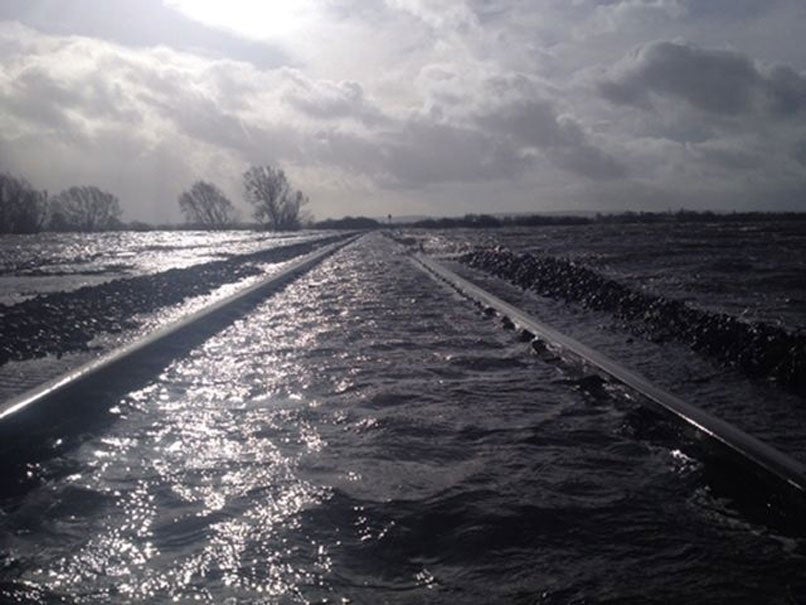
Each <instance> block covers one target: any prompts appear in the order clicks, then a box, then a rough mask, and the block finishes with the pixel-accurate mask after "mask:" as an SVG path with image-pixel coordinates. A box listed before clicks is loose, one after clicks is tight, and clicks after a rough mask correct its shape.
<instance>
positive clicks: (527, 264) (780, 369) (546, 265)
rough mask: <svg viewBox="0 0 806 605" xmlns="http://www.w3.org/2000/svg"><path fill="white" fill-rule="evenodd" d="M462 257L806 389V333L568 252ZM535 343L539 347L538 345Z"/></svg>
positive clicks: (661, 338) (657, 336)
mask: <svg viewBox="0 0 806 605" xmlns="http://www.w3.org/2000/svg"><path fill="white" fill-rule="evenodd" d="M460 260H461V261H462V262H464V263H465V264H467V265H469V266H471V267H474V268H476V269H481V270H483V271H486V272H488V273H491V274H493V275H495V276H497V277H500V278H502V279H505V280H507V281H509V282H510V283H513V284H515V285H517V286H520V287H521V288H524V289H530V290H533V291H534V292H536V293H538V294H540V295H541V296H546V297H549V298H554V299H558V300H564V301H568V302H574V303H579V304H581V305H583V306H585V307H588V308H591V309H596V310H599V311H607V312H610V313H613V314H614V315H615V316H617V317H619V318H621V319H624V320H627V321H628V322H629V325H630V327H631V328H632V329H633V331H634V332H636V333H637V334H639V335H641V336H643V337H644V338H647V339H650V340H653V341H656V342H666V341H672V340H674V341H677V342H682V343H685V344H687V345H688V346H690V347H691V348H692V349H694V350H695V351H698V352H700V353H702V354H705V355H708V356H710V357H713V358H714V359H716V360H719V361H720V362H722V363H723V364H725V365H727V366H730V367H735V368H737V369H739V370H741V371H742V372H744V373H745V374H746V375H747V376H750V377H754V378H763V379H766V380H769V381H771V382H775V383H777V384H779V385H781V386H784V387H785V388H787V389H790V390H793V391H795V392H796V393H799V394H800V395H806V336H804V335H802V334H792V333H789V332H787V331H786V330H784V329H782V328H779V327H775V326H771V325H768V324H764V323H748V322H744V321H741V320H739V319H737V318H736V317H732V316H729V315H726V314H720V313H712V312H709V311H704V310H701V309H695V308H692V307H689V306H688V305H687V304H686V303H684V302H682V301H679V300H674V299H669V298H666V297H663V296H654V295H651V294H646V293H643V292H636V291H633V290H631V289H629V288H628V287H627V286H625V285H623V284H620V283H618V282H616V281H614V280H611V279H609V278H607V277H604V276H603V275H600V274H598V273H596V272H595V271H593V270H591V269H589V268H587V267H583V266H581V265H578V264H576V263H574V262H572V261H569V260H566V259H562V258H555V257H551V256H540V257H538V256H535V255H532V254H529V253H525V254H515V253H513V252H511V251H509V250H507V249H505V248H502V247H501V246H497V247H495V248H480V249H477V250H475V251H474V252H471V253H468V254H465V255H464V256H462V257H461V258H460ZM536 343H537V341H536V342H535V344H533V347H534V348H535V350H536V351H538V352H539V351H540V349H539V345H538V344H536Z"/></svg>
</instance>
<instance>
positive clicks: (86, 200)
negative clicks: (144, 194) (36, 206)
mask: <svg viewBox="0 0 806 605" xmlns="http://www.w3.org/2000/svg"><path fill="white" fill-rule="evenodd" d="M121 214H122V213H121V210H120V203H119V202H118V198H117V197H115V196H114V195H112V194H111V193H108V192H106V191H102V190H100V189H98V187H93V186H91V185H89V186H83V187H70V188H69V189H65V190H64V191H62V192H61V193H59V195H57V196H55V197H54V198H53V218H52V223H53V225H54V227H58V228H63V229H69V230H76V231H103V230H104V229H111V228H113V227H115V226H117V225H118V224H119V223H120V215H121Z"/></svg>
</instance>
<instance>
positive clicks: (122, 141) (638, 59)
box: [0, 0, 806, 222]
mask: <svg viewBox="0 0 806 605" xmlns="http://www.w3.org/2000/svg"><path fill="white" fill-rule="evenodd" d="M804 39H806V2H804V1H803V0H763V1H762V0H521V1H518V0H467V1H461V0H385V1H384V0H344V1H340V0H297V1H294V2H291V1H290V0H285V1H277V2H274V1H272V0H266V1H262V2H257V1H256V2H249V1H244V0H226V1H219V0H2V1H1V2H0V171H5V172H12V173H15V174H19V175H22V176H25V177H27V178H28V179H29V180H30V181H31V182H32V183H33V184H34V185H36V186H37V187H40V188H46V189H48V190H49V191H52V192H57V191H58V190H60V189H62V188H64V187H67V186H70V185H83V184H94V185H98V186H100V187H102V188H104V189H107V190H109V191H111V192H113V193H115V194H116V195H117V196H118V197H119V198H120V199H121V202H122V206H123V208H124V211H125V218H129V219H141V220H148V221H157V222H161V221H174V220H178V219H179V212H178V207H177V204H176V198H177V195H178V194H179V193H180V192H181V191H182V190H183V189H184V188H187V187H188V186H189V185H190V184H191V183H192V182H193V181H194V180H196V179H200V178H204V179H206V180H211V181H213V182H215V183H216V184H218V185H219V186H220V187H221V188H222V189H224V190H225V191H226V192H227V193H228V194H229V195H230V196H231V197H232V199H233V201H234V202H235V203H236V204H237V205H241V206H242V207H243V202H242V191H241V174H242V173H243V171H244V170H245V169H246V168H247V167H248V166H249V165H250V164H271V165H278V166H280V167H282V168H284V169H285V170H286V172H287V173H288V174H289V176H290V177H291V179H292V181H293V183H294V184H295V185H296V186H298V187H299V188H301V189H302V190H303V191H305V192H306V193H308V194H309V195H310V197H311V206H310V210H311V211H312V212H313V213H314V214H315V215H316V217H317V218H324V217H328V216H342V215H345V214H354V215H355V214H366V215H370V216H382V215H386V214H387V213H392V214H393V215H411V214H417V215H419V214H432V215H456V214H463V213H466V212H508V211H513V212H523V211H562V210H567V211H570V210H596V211H608V210H622V209H635V210H667V209H670V208H671V209H677V208H680V207H686V208H691V209H738V210H741V209H760V210H784V209H793V210H806V44H804Z"/></svg>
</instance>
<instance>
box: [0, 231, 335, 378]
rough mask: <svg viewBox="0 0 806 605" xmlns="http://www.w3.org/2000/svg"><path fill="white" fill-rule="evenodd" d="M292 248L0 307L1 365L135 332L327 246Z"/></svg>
mask: <svg viewBox="0 0 806 605" xmlns="http://www.w3.org/2000/svg"><path fill="white" fill-rule="evenodd" d="M341 237H342V236H334V237H331V238H327V239H326V240H318V241H316V242H306V243H300V244H293V245H291V246H286V247H282V248H274V249H269V250H263V251H260V252H255V253H252V254H245V255H240V256H236V257H233V258H230V259H226V260H221V261H213V262H209V263H204V264H200V265H195V266H192V267H187V268H183V269H170V270H168V271H165V272H162V273H157V274H154V275H143V276H137V277H130V278H120V279H116V280H113V281H110V282H106V283H103V284H100V285H95V286H84V287H82V288H79V289H77V290H73V291H70V292H57V293H52V294H43V295H40V296H37V297H35V298H32V299H29V300H25V301H23V302H21V303H18V304H14V305H0V365H2V364H4V363H6V362H8V361H12V360H13V361H23V360H27V359H34V358H37V357H44V356H45V355H48V354H54V355H63V354H65V353H69V352H74V351H82V350H86V349H87V345H88V343H89V342H90V341H92V340H93V338H95V337H96V336H97V335H99V334H101V333H105V332H106V333H116V332H120V331H122V330H124V329H131V328H136V327H137V325H138V323H137V322H136V321H135V320H134V319H133V316H134V315H136V314H139V313H152V312H154V311H156V310H158V309H161V308H163V307H169V306H172V305H176V304H179V303H181V302H182V301H184V300H186V299H188V298H191V297H195V296H201V295H205V294H208V293H210V292H212V291H213V290H215V289H216V288H218V287H220V286H222V285H224V284H228V283H233V282H236V281H239V280H241V279H244V278H246V277H249V276H253V275H257V274H259V273H261V270H260V269H259V268H258V267H257V266H256V264H258V263H270V262H282V261H285V260H289V259H291V258H294V257H295V256H299V255H301V254H305V253H307V252H310V251H311V250H313V249H314V248H316V247H319V246H321V245H324V244H327V243H331V242H332V241H335V240H337V239H341Z"/></svg>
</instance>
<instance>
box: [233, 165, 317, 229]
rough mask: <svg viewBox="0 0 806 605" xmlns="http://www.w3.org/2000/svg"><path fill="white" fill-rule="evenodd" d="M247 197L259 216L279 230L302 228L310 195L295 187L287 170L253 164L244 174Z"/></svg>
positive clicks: (264, 222) (262, 220)
mask: <svg viewBox="0 0 806 605" xmlns="http://www.w3.org/2000/svg"><path fill="white" fill-rule="evenodd" d="M243 182H244V188H245V189H246V199H247V200H248V201H249V203H251V204H252V205H253V206H254V207H255V211H254V216H255V219H256V220H257V221H258V222H260V223H262V224H264V225H266V227H268V228H269V229H273V230H275V231H291V230H295V229H299V228H300V226H301V223H302V220H303V217H302V215H301V208H302V206H304V205H305V204H307V203H308V198H307V196H305V195H303V193H302V192H301V191H295V190H294V189H292V187H291V184H290V183H289V182H288V179H287V178H286V176H285V172H283V171H282V170H280V169H279V168H272V167H271V166H252V167H250V168H249V170H247V171H246V172H245V173H244V175H243Z"/></svg>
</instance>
